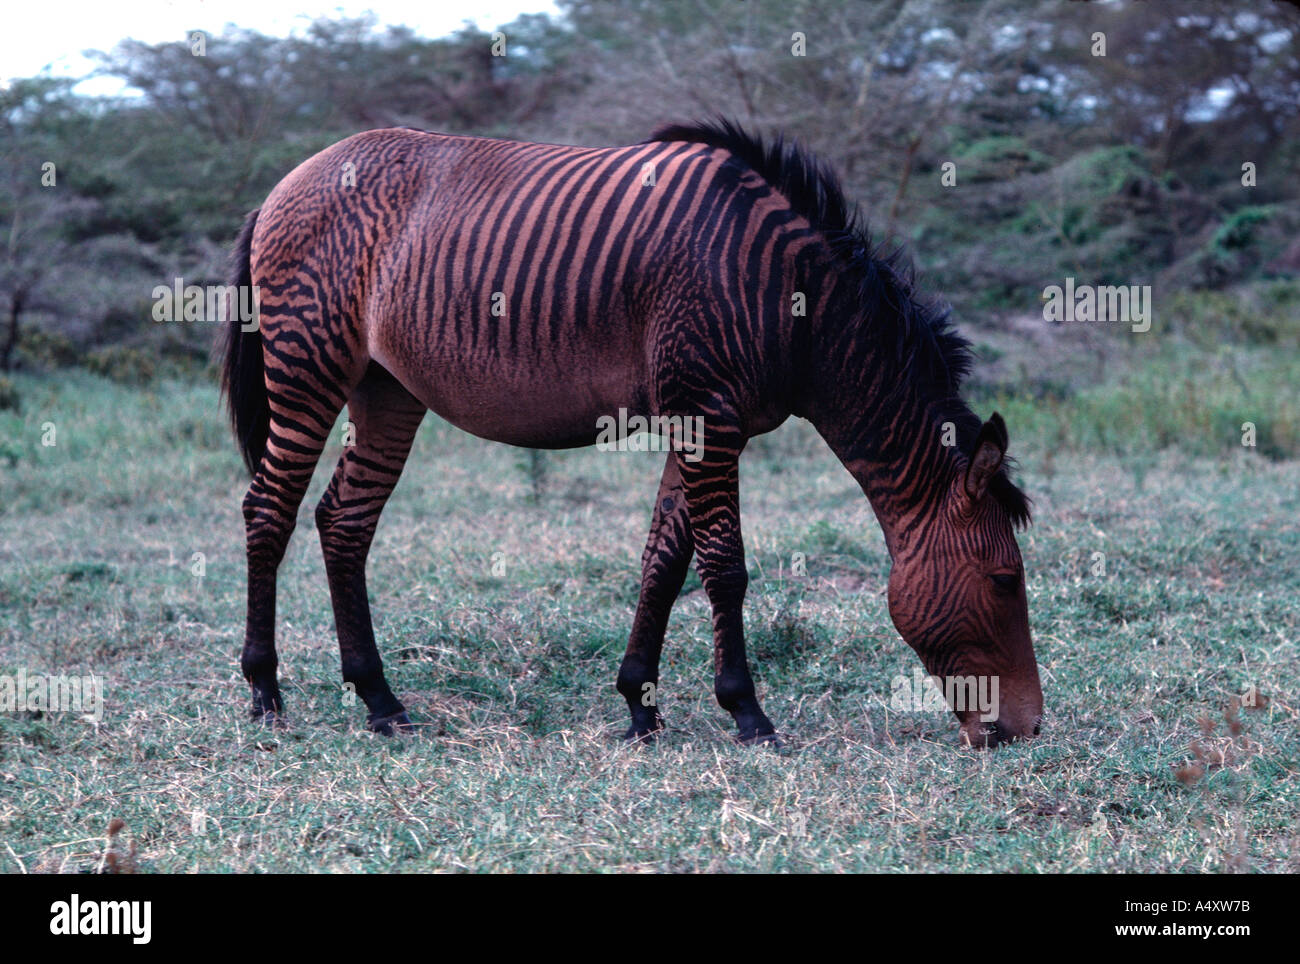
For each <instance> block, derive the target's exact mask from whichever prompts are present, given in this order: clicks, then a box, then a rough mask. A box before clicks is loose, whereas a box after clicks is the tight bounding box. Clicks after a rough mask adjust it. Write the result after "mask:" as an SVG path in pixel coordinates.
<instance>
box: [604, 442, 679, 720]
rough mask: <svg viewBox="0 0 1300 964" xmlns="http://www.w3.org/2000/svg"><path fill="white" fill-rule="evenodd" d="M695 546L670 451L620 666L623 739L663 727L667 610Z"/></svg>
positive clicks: (643, 559)
mask: <svg viewBox="0 0 1300 964" xmlns="http://www.w3.org/2000/svg"><path fill="white" fill-rule="evenodd" d="M694 551H695V542H694V540H693V539H692V538H691V525H690V520H689V519H688V518H687V514H686V497H685V493H684V491H683V489H682V479H681V474H680V472H679V471H678V469H677V458H676V456H675V455H674V454H672V453H669V455H668V461H667V463H666V464H665V465H664V474H663V478H662V479H661V480H660V482H659V495H658V497H657V498H656V499H655V508H654V515H653V517H652V518H651V521H650V537H649V539H648V540H647V541H646V546H645V552H644V553H643V554H642V556H641V596H640V599H639V600H638V601H637V606H636V617H635V618H634V619H633V620H632V636H631V639H629V640H628V644H627V653H626V654H625V655H624V656H623V664H622V665H621V666H620V667H619V670H618V683H617V685H618V691H619V692H620V693H622V694H623V696H624V698H626V699H627V706H628V709H629V710H631V712H632V725H631V727H629V728H628V731H627V733H625V734H624V735H623V739H625V740H645V739H653V736H654V734H655V732H656V731H658V730H661V729H662V728H663V718H662V717H661V716H660V714H659V708H658V687H659V654H660V652H661V651H662V650H663V645H664V631H665V630H666V629H667V628H668V614H669V612H671V611H672V608H673V602H674V601H675V600H676V599H677V594H678V593H680V592H681V590H682V583H683V582H685V581H686V573H687V571H688V570H689V569H690V565H691V554H692V553H693V552H694ZM647 684H649V685H647Z"/></svg>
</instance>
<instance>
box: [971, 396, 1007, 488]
mask: <svg viewBox="0 0 1300 964" xmlns="http://www.w3.org/2000/svg"><path fill="white" fill-rule="evenodd" d="M1006 457H1007V426H1006V423H1005V422H1003V421H1002V416H1001V415H999V414H998V413H997V412H994V413H993V417H992V418H990V419H989V420H988V421H987V422H985V423H984V424H983V425H982V426H980V433H979V435H978V436H977V437H976V439H975V445H974V447H973V448H972V449H971V452H970V462H969V464H968V465H967V467H966V482H965V485H964V488H965V490H966V495H967V497H968V498H969V499H970V500H971V501H972V502H978V501H979V500H980V499H982V498H984V493H985V492H987V491H988V490H989V482H991V481H992V480H993V476H995V475H997V474H998V469H1000V468H1002V462H1003V460H1004V459H1006Z"/></svg>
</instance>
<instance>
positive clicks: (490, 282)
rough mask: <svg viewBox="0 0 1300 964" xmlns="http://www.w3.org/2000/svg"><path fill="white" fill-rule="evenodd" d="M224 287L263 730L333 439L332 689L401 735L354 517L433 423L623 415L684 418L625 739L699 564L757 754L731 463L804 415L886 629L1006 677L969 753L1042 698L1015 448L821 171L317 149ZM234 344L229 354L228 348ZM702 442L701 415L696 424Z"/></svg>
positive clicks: (962, 353)
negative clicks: (686, 448)
mask: <svg viewBox="0 0 1300 964" xmlns="http://www.w3.org/2000/svg"><path fill="white" fill-rule="evenodd" d="M235 257H236V270H235V275H236V277H235V280H234V283H235V284H236V285H243V286H248V285H254V286H256V290H257V291H258V293H259V297H260V302H259V303H260V324H259V325H258V326H256V328H254V326H252V325H248V326H240V325H235V324H228V325H227V326H226V330H227V332H228V334H227V336H226V338H225V362H224V372H223V384H224V389H225V391H226V393H227V395H228V397H229V403H230V410H231V414H232V421H233V423H234V430H235V434H236V436H237V439H238V442H239V445H240V447H241V449H242V451H243V456H244V459H245V461H246V462H247V465H248V468H249V470H250V471H251V472H252V476H253V481H252V485H251V486H250V488H249V490H248V494H247V495H246V496H245V498H244V501H243V512H244V519H245V522H246V526H247V548H248V622H247V634H246V638H245V642H244V648H243V654H242V658H241V668H242V670H243V673H244V676H245V677H246V678H247V680H248V682H249V684H250V685H251V687H252V693H253V704H252V710H253V713H254V715H255V716H257V717H260V718H262V719H264V720H266V721H271V722H273V721H275V720H276V718H277V717H278V716H280V715H281V714H282V712H283V703H282V700H281V695H280V690H279V687H278V685H277V682H276V663H277V660H276V652H275V580H276V569H277V567H278V565H279V563H280V560H281V558H282V557H283V555H284V551H285V545H286V543H287V542H288V540H289V536H290V533H291V532H292V531H293V528H294V522H295V519H296V516H297V511H298V507H299V503H300V501H301V500H302V497H303V494H304V492H305V491H306V490H307V487H308V483H309V481H310V479H311V476H312V472H313V469H314V468H315V466H316V462H317V459H318V458H319V457H320V454H321V451H322V448H323V447H324V445H325V440H326V435H327V433H328V432H330V430H331V428H332V426H333V425H334V423H335V419H336V418H337V416H338V415H339V413H340V412H341V411H342V409H343V407H344V406H345V405H346V406H347V409H348V414H349V419H350V421H351V422H352V424H353V425H354V426H355V440H354V441H355V444H352V445H350V446H347V447H346V448H345V450H344V453H343V455H342V457H341V458H340V459H339V462H338V465H337V466H336V467H335V469H334V475H333V478H332V479H331V481H330V483H329V487H328V489H327V491H326V492H325V495H324V496H323V498H322V499H321V501H320V504H319V505H318V506H317V507H316V526H317V529H318V531H319V535H320V541H321V548H322V550H323V552H324V557H325V565H326V571H327V574H328V578H329V588H330V595H331V598H332V602H333V606H334V617H335V623H336V627H337V630H338V637H339V646H340V650H341V654H342V669H343V679H344V680H345V681H346V682H347V683H351V684H353V686H354V687H355V690H356V693H357V694H358V695H359V696H360V697H361V699H362V700H363V701H364V702H365V704H366V707H367V708H368V710H369V715H368V718H367V719H368V724H369V726H370V727H371V728H372V729H374V730H376V731H378V732H382V733H391V732H392V731H393V729H394V728H395V727H406V726H408V725H410V720H409V718H408V716H407V714H406V711H405V709H404V708H403V706H402V704H401V703H400V702H399V701H398V699H397V698H396V697H395V696H394V695H393V692H392V690H390V689H389V686H388V683H387V681H386V680H385V678H384V673H383V668H382V665H381V662H380V658H379V653H378V651H377V649H376V647H375V638H374V632H373V629H372V627H371V619H370V607H369V602H368V599H367V594H366V579H365V563H366V555H367V551H368V549H369V546H370V542H371V538H372V536H373V534H374V531H375V524H376V522H377V520H378V519H379V514H380V512H382V510H383V507H384V503H385V501H386V500H387V498H388V496H389V494H390V493H391V492H392V490H393V487H394V486H395V485H396V484H397V480H398V476H399V475H400V473H401V471H402V465H403V463H404V462H405V461H406V457H407V453H408V452H409V450H410V447H411V442H412V440H413V438H414V437H415V433H416V430H417V428H418V427H419V425H420V421H421V419H422V418H423V416H424V413H425V411H426V410H427V409H432V410H433V411H435V412H437V413H438V414H439V415H440V416H442V417H443V418H445V419H447V420H448V421H449V422H451V423H452V424H454V425H457V426H459V427H460V428H462V429H464V430H465V431H467V432H471V433H473V434H475V435H478V436H480V437H482V438H485V439H491V440H494V441H497V442H506V443H509V444H512V445H519V446H528V447H533V448H565V447H571V446H580V445H590V444H592V443H593V442H595V441H596V439H597V431H598V430H597V426H598V424H600V423H601V422H602V420H606V419H608V418H610V417H612V416H614V414H615V413H618V412H620V410H626V412H628V413H633V414H634V415H641V416H642V417H646V416H656V415H661V416H669V417H680V418H677V421H678V422H682V421H683V420H685V419H691V420H694V419H702V420H703V422H702V424H703V435H702V438H701V439H700V440H699V446H698V449H697V451H695V453H694V455H693V457H687V456H686V454H685V453H684V452H683V451H681V450H680V449H679V450H678V451H674V452H670V453H669V455H668V457H667V459H666V463H665V465H664V470H663V477H662V481H661V482H660V484H659V491H658V494H657V496H656V497H655V500H654V508H653V516H652V519H651V523H650V536H649V540H648V541H647V543H646V547H645V553H644V555H643V557H642V577H641V593H640V598H639V600H638V602H637V607H636V614H635V617H634V619H633V622H632V631H631V638H630V641H629V643H628V647H627V653H626V655H625V656H624V657H623V661H622V665H621V667H620V669H619V672H618V679H617V687H618V690H619V692H620V693H622V694H623V696H624V697H625V698H626V700H627V704H628V708H629V710H630V711H631V716H632V721H631V726H630V728H629V729H628V730H627V733H626V737H627V738H628V739H630V740H637V739H646V738H650V737H652V736H653V735H654V734H655V733H656V731H658V730H659V729H660V728H661V726H662V720H661V718H660V715H659V713H658V711H657V709H656V707H655V705H654V704H655V703H656V702H657V700H655V699H653V698H649V699H648V698H647V694H653V693H655V692H656V691H657V690H656V688H657V686H658V683H659V658H660V651H661V649H662V647H663V641H664V629H665V626H666V625H667V621H668V613H669V609H670V608H671V606H672V604H673V601H674V600H675V598H676V597H677V594H678V592H679V591H680V590H681V587H682V583H683V580H684V579H685V576H686V573H687V570H688V566H689V564H690V562H691V559H692V556H694V558H695V561H696V566H697V569H698V572H699V574H700V578H701V580H702V582H703V585H704V589H705V592H706V593H707V595H708V599H709V602H710V604H711V606H712V611H713V637H714V689H715V694H716V696H717V700H718V702H719V703H720V704H721V705H722V707H723V708H724V709H726V710H727V711H728V712H729V713H731V715H732V716H733V717H734V719H735V722H736V725H737V727H738V728H739V737H740V739H741V740H743V741H746V742H753V741H770V740H774V739H775V730H774V728H773V726H772V723H771V722H770V721H769V719H768V717H767V716H766V715H765V714H764V713H763V710H762V709H761V708H760V706H759V702H758V698H757V696H756V694H755V689H754V682H753V679H752V677H751V675H750V671H749V666H748V663H747V660H746V656H745V639H744V633H743V627H742V618H741V607H742V603H743V600H744V597H745V590H746V585H747V582H748V575H747V573H746V567H745V554H744V546H743V542H742V539H741V523H740V510H739V502H738V489H737V487H738V483H739V458H740V454H741V451H742V450H743V449H744V447H745V443H746V441H747V440H748V439H750V438H752V437H753V436H755V435H759V434H761V433H764V432H769V431H771V430H772V429H774V428H776V427H777V426H778V425H780V424H781V423H782V422H784V421H785V419H786V418H788V417H789V416H791V415H795V416H798V417H800V418H804V419H807V420H809V421H810V422H811V423H812V424H813V425H814V426H815V427H816V430H817V431H818V432H819V433H820V435H821V436H822V438H823V439H825V441H826V443H827V444H828V445H829V446H830V448H831V450H832V451H833V452H834V453H835V455H836V456H837V457H838V458H839V459H840V461H841V462H842V463H843V464H844V466H845V467H846V468H847V469H848V471H849V472H850V473H851V474H852V476H853V478H854V479H855V480H857V482H858V484H859V485H860V486H861V488H862V489H863V491H864V492H865V494H866V496H867V498H868V499H869V500H870V503H871V506H872V508H873V509H874V510H875V514H876V517H877V518H878V520H879V522H880V525H881V528H882V529H883V530H884V535H885V539H886V543H887V546H888V550H889V554H890V557H891V560H892V569H891V574H890V578H889V612H890V616H891V617H892V619H893V621H894V624H895V626H896V627H897V629H898V631H899V633H900V634H901V635H902V637H903V638H904V639H905V640H906V641H907V642H908V643H909V644H910V645H911V646H912V647H913V648H914V649H915V650H916V652H917V653H918V654H919V655H920V657H921V659H922V661H923V662H924V664H925V667H926V668H927V669H928V671H929V672H930V673H931V674H933V675H934V676H936V677H939V678H940V679H941V680H943V681H949V680H952V679H965V678H969V677H975V678H978V679H981V680H984V679H988V678H992V679H994V680H995V681H996V683H997V690H996V692H997V693H998V696H999V701H998V705H997V706H996V707H994V711H993V712H992V713H990V712H987V708H983V709H985V712H979V709H980V708H976V707H971V706H967V707H965V708H961V707H958V708H956V712H957V716H958V718H959V721H960V724H961V733H962V735H963V736H964V737H965V739H967V740H969V741H970V742H971V743H974V744H977V745H990V744H995V743H998V742H1001V741H1006V740H1009V739H1014V738H1018V737H1028V736H1030V735H1032V734H1034V733H1037V732H1038V726H1039V719H1040V716H1041V713H1042V693H1041V690H1040V686H1039V679H1038V669H1037V664H1036V662H1035V659H1034V651H1033V644H1032V642H1031V639H1030V633H1029V620H1028V612H1027V607H1026V600H1025V587H1024V572H1023V567H1022V564H1021V557H1020V552H1019V550H1018V548H1017V545H1016V539H1015V535H1014V531H1013V530H1014V528H1015V527H1016V526H1017V525H1019V524H1024V523H1026V522H1027V521H1028V518H1029V512H1028V504H1027V501H1026V499H1025V497H1024V496H1023V495H1022V493H1021V492H1020V490H1019V489H1018V488H1016V486H1015V485H1014V484H1013V483H1012V482H1011V481H1010V479H1009V477H1008V475H1007V473H1006V471H1005V467H1004V459H1005V454H1006V448H1007V433H1006V429H1005V427H1004V425H1003V422H1002V419H1001V418H1000V417H999V416H998V415H997V414H994V415H993V417H992V418H991V419H990V420H989V421H987V422H981V420H980V419H979V418H978V417H976V416H975V415H974V414H973V413H972V412H971V410H970V409H969V408H968V407H967V406H966V405H965V403H963V402H962V400H961V399H960V397H959V395H958V387H959V384H960V382H961V379H962V377H963V375H964V374H965V372H966V371H967V369H968V367H969V364H970V355H969V349H968V343H967V342H966V341H965V340H964V339H962V338H961V337H960V336H958V335H957V334H956V333H955V332H953V331H952V330H951V328H950V327H949V322H948V313H947V311H946V309H944V308H943V307H942V306H940V305H935V304H931V303H928V302H924V301H922V300H920V299H919V297H918V295H917V292H916V291H915V289H914V286H913V283H912V281H911V279H910V274H909V273H908V272H906V271H905V270H903V269H901V268H900V267H899V266H898V265H897V263H896V260H895V258H893V257H884V256H882V255H881V253H880V252H879V251H878V250H877V249H876V248H874V247H873V246H872V245H871V244H870V243H869V241H868V238H867V236H866V233H865V231H864V230H863V229H862V228H861V227H860V225H859V224H858V222H857V217H856V214H855V213H853V212H851V211H850V209H849V207H848V205H847V204H846V202H845V199H844V196H843V194H842V192H841V190H840V187H839V186H838V183H837V181H836V179H835V176H834V175H833V174H832V173H831V171H830V170H829V169H828V168H827V167H826V166H825V165H824V164H822V163H821V162H819V161H818V160H816V159H815V158H813V157H811V156H810V155H808V154H807V153H805V152H804V151H803V150H802V149H800V148H799V147H798V146H796V145H792V144H789V143H788V142H785V141H783V140H782V139H781V138H779V137H778V138H777V139H776V140H775V141H774V142H772V143H770V144H764V142H763V141H761V140H760V139H757V138H755V137H752V136H750V135H748V134H747V133H745V132H744V131H742V130H740V129H739V128H737V127H735V126H733V125H731V124H730V123H728V122H725V121H719V122H716V123H710V124H704V125H699V126H675V127H669V128H666V129H663V130H660V131H658V132H657V133H656V134H655V135H654V136H653V137H652V138H651V139H650V140H648V141H645V142H643V143H640V144H636V145H633V146H631V147H614V148H597V149H589V148H575V147H562V146H556V145H551V144H530V143H519V142H514V141H506V140H492V139H487V138H479V137H460V136H452V135H446V134H437V133H430V132H425V131H418V130H411V129H391V130H375V131H369V132H366V133H363V134H358V135H356V136H354V137H350V138H348V139H346V140H344V141H341V142H339V143H337V144H335V145H333V146H332V147H329V148H327V149H326V150H324V151H322V152H321V153H319V154H317V155H316V156H314V157H312V158H310V159H309V160H307V161H305V162H304V163H302V164H301V165H300V166H299V167H297V168H296V169H295V170H293V171H292V172H291V173H290V174H289V175H288V176H286V177H285V178H284V179H283V180H282V181H281V182H280V183H279V184H278V185H277V186H276V187H275V188H274V189H273V190H272V191H271V193H270V195H269V196H268V197H267V198H266V201H265V203H263V205H262V206H261V208H260V209H258V210H257V211H254V212H253V213H252V214H251V215H250V216H249V217H248V219H247V221H246V223H245V225H244V228H243V231H242V233H241V235H240V238H239V242H238V246H237V250H236V255H235ZM245 328H247V329H248V330H245ZM692 424H693V423H692Z"/></svg>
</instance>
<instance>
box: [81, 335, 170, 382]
mask: <svg viewBox="0 0 1300 964" xmlns="http://www.w3.org/2000/svg"><path fill="white" fill-rule="evenodd" d="M86 369H87V370H88V371H91V372H94V373H95V374H96V375H103V376H104V377H105V378H109V379H112V380H113V381H115V382H119V383H121V384H123V385H148V384H149V383H150V382H152V381H153V380H154V376H155V375H157V373H158V365H157V362H156V361H155V360H154V358H153V356H152V355H150V354H149V353H148V352H146V351H143V350H142V349H139V348H126V347H122V346H120V345H113V346H110V347H107V348H98V349H96V350H95V351H92V352H91V353H90V354H88V355H87V356H86Z"/></svg>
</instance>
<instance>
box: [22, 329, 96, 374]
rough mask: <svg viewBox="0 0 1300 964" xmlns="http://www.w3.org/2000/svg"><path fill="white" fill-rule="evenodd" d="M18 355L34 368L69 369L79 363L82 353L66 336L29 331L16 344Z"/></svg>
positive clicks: (49, 332) (48, 332) (37, 330)
mask: <svg viewBox="0 0 1300 964" xmlns="http://www.w3.org/2000/svg"><path fill="white" fill-rule="evenodd" d="M18 355H19V357H20V358H21V359H22V361H23V362H24V363H26V364H29V365H32V366H34V367H36V368H70V367H71V366H73V365H77V364H80V363H81V360H82V358H83V357H84V352H83V351H82V350H81V349H80V348H78V347H77V346H76V345H74V344H73V343H72V341H71V339H69V338H68V337H67V336H66V335H60V334H58V333H57V332H52V331H41V330H40V329H36V330H30V329H29V330H26V331H24V332H23V333H22V337H21V339H20V340H19V342H18Z"/></svg>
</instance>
